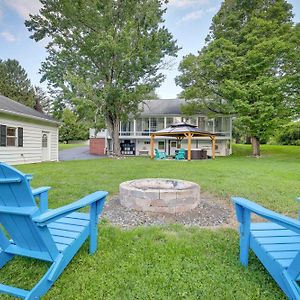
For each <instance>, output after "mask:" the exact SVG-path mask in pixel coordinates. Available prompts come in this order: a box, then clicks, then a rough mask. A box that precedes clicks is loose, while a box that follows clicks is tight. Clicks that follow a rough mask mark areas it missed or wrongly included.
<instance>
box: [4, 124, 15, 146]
mask: <svg viewBox="0 0 300 300" xmlns="http://www.w3.org/2000/svg"><path fill="white" fill-rule="evenodd" d="M6 146H8V147H9V146H12V147H15V146H17V128H16V127H7V129H6Z"/></svg>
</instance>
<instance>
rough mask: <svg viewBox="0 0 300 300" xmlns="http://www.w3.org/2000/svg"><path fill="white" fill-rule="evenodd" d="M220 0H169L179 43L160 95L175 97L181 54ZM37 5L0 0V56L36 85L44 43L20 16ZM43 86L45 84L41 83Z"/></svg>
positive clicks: (190, 49) (200, 41) (196, 45)
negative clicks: (33, 35)
mask: <svg viewBox="0 0 300 300" xmlns="http://www.w3.org/2000/svg"><path fill="white" fill-rule="evenodd" d="M221 2H222V1H221V0H170V2H169V4H168V11H167V13H166V15H165V19H166V26H167V27H168V29H169V30H170V31H171V32H172V34H173V36H174V38H175V39H176V40H177V42H178V45H179V46H180V47H182V50H181V51H180V52H179V55H178V58H176V59H175V60H174V61H173V64H172V67H171V68H169V69H168V70H163V73H164V74H165V75H166V76H167V77H166V80H165V82H164V83H163V84H162V86H161V87H160V88H159V89H158V90H157V93H158V95H159V96H160V97H161V98H175V97H176V95H177V94H178V93H179V92H180V90H181V89H180V87H178V86H176V85H175V82H174V78H175V77H176V75H177V74H178V71H177V68H178V64H179V62H180V61H181V59H182V57H183V56H184V55H186V54H188V53H197V51H198V50H199V49H201V48H202V47H203V46H204V40H205V37H206V35H207V33H208V30H209V26H210V24H211V20H212V17H213V16H214V15H215V14H216V13H217V11H218V10H219V8H220V6H221ZM288 2H290V3H291V4H292V5H293V11H294V15H295V17H294V21H295V22H300V1H299V0H288ZM39 8H40V3H39V1H38V0H0V58H1V59H7V58H14V59H17V60H18V61H19V62H20V63H21V65H22V66H23V67H24V68H25V70H26V71H27V72H28V74H29V77H30V79H31V81H32V82H33V83H34V84H35V85H40V83H39V81H40V78H41V75H40V74H39V73H38V71H39V68H40V65H41V62H42V61H43V60H44V59H45V57H46V56H47V52H46V50H45V43H43V42H40V43H36V42H35V41H33V40H31V39H30V38H29V32H28V31H27V29H26V27H25V25H24V20H25V19H26V18H28V15H29V13H32V14H35V13H37V12H38V10H39ZM44 87H45V85H44Z"/></svg>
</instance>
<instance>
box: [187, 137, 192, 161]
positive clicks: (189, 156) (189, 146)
mask: <svg viewBox="0 0 300 300" xmlns="http://www.w3.org/2000/svg"><path fill="white" fill-rule="evenodd" d="M191 148H192V134H191V133H190V132H189V133H188V160H191V150H192V149H191Z"/></svg>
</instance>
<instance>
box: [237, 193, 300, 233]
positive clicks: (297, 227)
mask: <svg viewBox="0 0 300 300" xmlns="http://www.w3.org/2000/svg"><path fill="white" fill-rule="evenodd" d="M231 200H232V201H233V202H234V203H235V205H236V206H238V207H240V208H243V209H246V210H248V211H249V212H250V213H255V214H256V215H258V216H261V217H262V218H264V219H267V220H269V221H271V222H274V223H276V224H278V225H281V226H283V227H285V228H287V229H290V230H293V231H295V232H297V233H299V234H300V222H299V221H298V220H295V219H293V218H290V217H286V216H283V215H281V214H279V213H276V212H273V211H271V210H269V209H267V208H264V207H263V206H260V205H259V204H256V203H254V202H252V201H249V200H247V199H244V198H240V197H231ZM237 218H238V221H239V222H240V223H242V220H243V218H242V214H241V213H240V212H238V210H237Z"/></svg>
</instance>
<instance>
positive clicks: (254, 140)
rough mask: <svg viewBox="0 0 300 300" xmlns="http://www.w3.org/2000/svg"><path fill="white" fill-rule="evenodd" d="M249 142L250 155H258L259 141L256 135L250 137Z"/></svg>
mask: <svg viewBox="0 0 300 300" xmlns="http://www.w3.org/2000/svg"><path fill="white" fill-rule="evenodd" d="M251 144H252V155H253V156H256V157H258V156H260V143H259V139H258V138H257V137H256V136H252V137H251Z"/></svg>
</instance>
